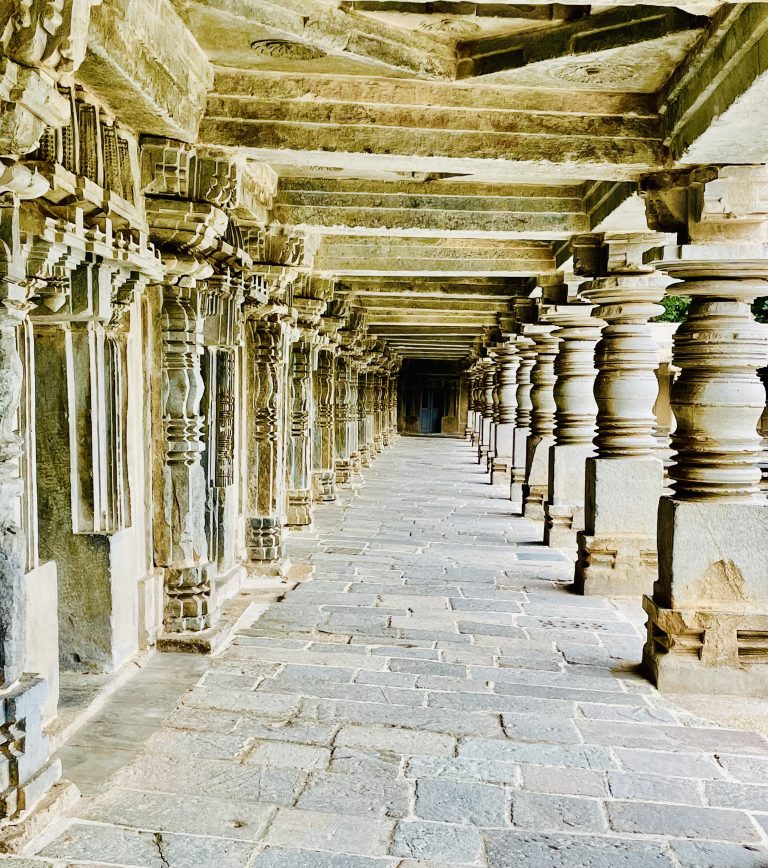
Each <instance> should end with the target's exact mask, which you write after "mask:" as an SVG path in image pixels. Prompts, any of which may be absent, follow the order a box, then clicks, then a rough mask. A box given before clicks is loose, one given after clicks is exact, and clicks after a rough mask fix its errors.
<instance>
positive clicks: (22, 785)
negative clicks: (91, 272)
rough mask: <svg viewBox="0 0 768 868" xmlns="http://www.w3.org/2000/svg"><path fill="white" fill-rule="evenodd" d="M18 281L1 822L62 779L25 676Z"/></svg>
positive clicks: (5, 464)
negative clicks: (19, 517)
mask: <svg viewBox="0 0 768 868" xmlns="http://www.w3.org/2000/svg"><path fill="white" fill-rule="evenodd" d="M15 210H16V209H15V208H0V212H2V215H1V216H0V223H3V224H7V223H8V222H9V221H10V222H14V223H15V221H16V217H17V215H16V214H15V213H12V212H15ZM17 229H18V224H17V225H16V229H15V230H14V229H12V228H11V227H8V226H0V234H1V235H2V240H3V242H4V243H6V244H7V241H8V238H7V233H8V231H9V230H10V231H11V232H12V233H13V234H16V230H17ZM17 240H18V239H17ZM6 252H8V248H7V247H6ZM8 264H9V263H7V262H3V263H2V265H0V268H3V270H5V267H7V265H8ZM22 278H23V272H22V273H18V274H16V275H13V274H12V273H11V274H9V273H7V272H6V273H5V274H2V275H0V297H1V298H2V306H0V713H1V714H2V742H3V745H2V746H3V751H2V754H3V757H2V772H3V774H2V783H1V784H0V821H8V820H16V819H18V818H19V817H20V816H22V815H23V814H24V813H25V812H27V811H28V810H29V809H31V808H33V807H34V806H35V804H36V803H37V802H38V801H39V800H40V799H41V798H42V797H43V796H44V795H45V794H46V793H47V792H48V791H49V790H50V789H51V787H52V786H53V785H54V784H55V783H57V781H58V780H59V778H60V777H61V761H60V760H58V759H57V760H51V759H50V748H49V743H48V738H47V736H46V735H45V733H44V731H43V720H42V714H43V708H44V706H45V704H46V697H47V694H48V685H47V683H46V681H45V679H43V678H40V677H39V676H38V675H35V674H30V673H28V672H27V671H26V666H27V642H26V632H27V592H26V588H25V581H24V570H25V555H26V544H25V537H24V532H23V530H22V529H21V527H19V524H18V516H19V514H20V512H21V504H20V501H21V494H22V481H21V474H20V460H21V455H22V443H23V441H22V438H21V436H20V434H19V431H18V429H17V424H18V409H19V402H20V400H21V386H22V365H21V359H20V357H19V352H18V343H17V330H18V326H19V324H20V323H21V321H22V320H23V318H24V316H25V315H26V312H27V304H26V301H25V295H26V293H25V292H24V290H23V289H22V288H21V286H20V285H19V284H18V283H17V280H19V281H21V279H22Z"/></svg>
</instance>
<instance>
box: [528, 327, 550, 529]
mask: <svg viewBox="0 0 768 868" xmlns="http://www.w3.org/2000/svg"><path fill="white" fill-rule="evenodd" d="M528 328H529V331H527V332H526V334H529V335H530V337H531V338H532V339H533V341H534V343H535V344H536V362H535V364H534V366H533V370H532V371H531V384H532V385H531V404H532V408H531V433H530V434H529V435H528V440H527V443H526V461H525V482H524V483H523V515H525V516H526V517H528V518H533V519H539V520H541V519H543V518H544V501H545V499H546V497H547V493H548V490H549V447H550V446H551V445H552V443H553V442H554V432H555V410H556V409H557V406H556V404H555V396H554V388H555V357H556V356H557V349H558V341H557V338H555V337H554V336H553V335H552V332H553V331H554V328H555V327H554V326H552V325H536V326H529V327H528Z"/></svg>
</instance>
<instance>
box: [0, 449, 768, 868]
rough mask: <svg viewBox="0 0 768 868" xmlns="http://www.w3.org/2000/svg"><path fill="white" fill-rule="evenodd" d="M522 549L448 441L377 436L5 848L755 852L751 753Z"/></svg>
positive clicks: (135, 857)
mask: <svg viewBox="0 0 768 868" xmlns="http://www.w3.org/2000/svg"><path fill="white" fill-rule="evenodd" d="M538 537H539V530H538V529H537V528H535V527H534V526H533V525H532V524H531V523H530V522H528V521H526V520H524V519H522V518H512V517H510V515H509V504H508V502H506V501H505V500H504V499H503V498H502V497H501V496H500V494H496V493H495V492H493V491H492V489H491V488H490V486H488V485H487V477H486V476H485V475H484V474H483V473H482V472H481V469H480V468H479V467H478V466H477V464H476V463H475V462H474V460H473V453H472V450H471V448H470V446H469V445H468V444H467V443H465V442H461V441H458V440H449V439H442V438H430V439H417V438H400V439H399V440H398V442H397V446H396V448H395V449H393V450H390V451H388V452H387V453H386V454H385V455H383V456H381V457H380V458H379V459H378V460H377V461H376V463H375V465H374V466H373V468H371V469H370V470H369V471H368V473H367V482H366V484H365V486H364V487H362V488H361V489H360V492H359V494H358V495H357V496H356V497H354V498H347V500H346V503H344V504H343V507H340V506H339V505H338V504H337V505H329V506H326V507H323V508H322V509H320V510H319V511H318V516H317V521H316V528H315V531H314V532H313V533H308V534H305V535H302V536H297V537H294V539H293V540H292V542H291V547H292V550H293V555H294V557H296V558H302V557H309V558H311V560H312V561H313V563H314V564H315V565H316V573H315V575H314V578H313V579H312V580H311V581H307V582H305V583H303V584H301V585H300V586H298V587H297V588H296V589H295V590H293V591H291V592H290V593H289V594H288V595H287V597H286V598H285V600H284V601H283V602H282V603H279V604H276V605H274V606H272V607H271V608H269V609H268V610H267V611H266V612H264V613H263V614H262V616H261V617H260V618H259V619H258V620H257V621H255V622H252V623H250V624H249V623H246V624H245V626H243V627H242V628H241V629H240V630H239V631H238V635H237V637H236V639H235V641H234V642H233V644H232V645H231V646H230V647H228V648H227V649H226V650H225V651H224V652H223V653H221V654H220V655H219V656H218V657H217V658H215V659H212V660H204V659H200V658H183V657H182V658H179V657H175V656H168V657H157V658H155V660H154V661H153V662H152V663H151V664H150V666H149V667H148V668H147V669H146V670H144V672H142V673H141V674H140V675H139V676H138V677H137V679H134V681H133V682H131V684H130V685H128V686H127V687H126V688H124V689H123V690H121V691H119V692H118V693H117V694H116V695H115V697H114V699H113V700H112V702H111V703H110V704H109V706H107V708H106V709H105V710H104V712H103V713H102V714H101V715H100V716H98V717H97V718H96V719H95V720H94V721H93V722H92V723H91V724H89V725H88V726H87V727H86V728H85V729H83V731H82V732H81V733H80V735H79V736H78V737H77V738H76V739H75V740H74V742H73V743H72V744H71V745H70V746H68V747H67V748H65V749H64V751H63V754H62V755H63V758H64V762H65V771H66V773H67V774H68V775H69V776H70V777H71V778H72V779H73V780H75V782H76V783H78V784H79V785H80V786H81V788H82V789H83V790H84V792H85V794H86V796H85V798H84V799H83V800H82V801H81V803H80V804H79V806H78V807H77V809H76V810H75V812H74V816H72V817H71V818H70V819H67V820H64V821H62V822H60V823H59V824H57V825H56V826H54V827H52V828H51V829H49V830H48V832H47V834H46V835H45V836H43V838H41V839H38V840H36V841H34V842H33V843H32V845H31V846H30V847H29V848H28V854H27V855H25V856H24V857H23V858H22V857H17V858H15V859H10V860H7V861H8V862H9V863H10V864H12V865H15V866H25V868H33V866H38V868H39V866H41V865H52V864H53V865H57V866H65V865H66V866H78V865H102V866H103V865H112V866H114V865H121V866H147V868H149V866H152V868H155V866H157V868H171V866H172V868H197V866H215V868H240V866H257V868H305V866H306V868H417V866H420V868H438V866H470V865H472V866H488V868H513V866H514V868H518V866H525V868H552V866H592V868H598V866H600V868H602V866H638V868H657V866H658V868H661V866H677V868H687V866H690V868H693V866H696V868H706V866H717V868H742V866H744V868H746V866H750V868H753V866H766V865H768V849H766V841H768V742H766V741H765V740H764V739H762V738H761V737H760V736H759V735H757V734H756V733H753V732H745V731H739V730H735V729H725V728H718V727H716V726H714V725H712V724H709V723H706V722H705V721H703V720H700V719H697V718H696V717H694V716H693V715H692V714H691V713H689V712H687V711H683V710H682V709H680V708H678V707H676V706H675V705H673V704H672V703H671V702H669V701H668V700H666V699H664V698H662V697H660V696H659V695H658V694H657V693H656V692H655V691H653V690H652V689H651V688H650V686H649V685H648V684H647V682H645V681H644V680H643V679H642V678H640V677H639V676H638V675H637V674H636V671H635V665H636V661H637V660H638V658H639V654H640V648H641V638H640V634H639V631H638V627H637V624H636V623H634V622H636V621H637V619H636V618H635V619H633V618H627V616H626V615H625V614H624V610H625V608H626V607H625V606H622V607H620V608H617V607H616V606H614V605H613V604H612V603H611V602H609V601H606V600H601V599H584V598H579V597H576V596H574V595H572V594H570V593H569V591H568V589H567V586H566V583H567V581H568V579H569V577H570V575H571V571H572V567H571V565H570V564H569V563H568V562H567V561H566V560H565V559H564V558H563V557H562V556H561V555H559V554H558V553H556V552H551V551H548V550H547V549H545V548H543V547H542V546H541V545H538V544H536V543H535V542H534V540H536V539H537V538H538ZM195 682H197V683H195ZM188 687H191V689H187V688H188ZM179 700H180V701H179ZM110 774H111V777H110V778H109V779H108V780H106V781H105V778H106V776H107V775H110Z"/></svg>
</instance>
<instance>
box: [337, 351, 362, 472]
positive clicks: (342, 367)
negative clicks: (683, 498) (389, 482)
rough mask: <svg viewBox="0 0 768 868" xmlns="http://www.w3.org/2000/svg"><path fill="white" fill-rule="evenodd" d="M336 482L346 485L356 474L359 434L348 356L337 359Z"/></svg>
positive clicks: (350, 364)
mask: <svg viewBox="0 0 768 868" xmlns="http://www.w3.org/2000/svg"><path fill="white" fill-rule="evenodd" d="M335 398H336V403H335V410H336V414H335V415H336V420H335V422H336V464H335V468H336V482H337V484H338V485H345V484H346V483H348V482H351V481H352V476H353V474H354V472H355V471H354V466H353V463H352V461H353V452H354V445H355V440H356V434H357V407H356V402H355V404H353V403H352V400H353V391H352V361H351V359H350V357H349V356H348V355H346V354H341V355H339V356H338V357H337V359H336V390H335Z"/></svg>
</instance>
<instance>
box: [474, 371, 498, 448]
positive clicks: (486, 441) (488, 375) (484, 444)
mask: <svg viewBox="0 0 768 868" xmlns="http://www.w3.org/2000/svg"><path fill="white" fill-rule="evenodd" d="M480 377H481V387H480V396H481V397H480V406H481V408H482V415H481V417H480V434H479V437H478V441H477V463H478V464H483V463H484V462H487V460H488V452H489V451H490V448H491V426H492V425H493V387H494V386H495V384H496V371H495V365H494V363H493V359H491V358H490V357H488V356H486V357H485V358H483V359H480Z"/></svg>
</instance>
